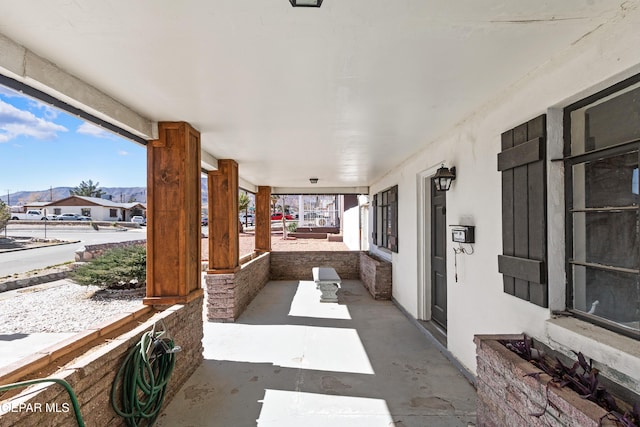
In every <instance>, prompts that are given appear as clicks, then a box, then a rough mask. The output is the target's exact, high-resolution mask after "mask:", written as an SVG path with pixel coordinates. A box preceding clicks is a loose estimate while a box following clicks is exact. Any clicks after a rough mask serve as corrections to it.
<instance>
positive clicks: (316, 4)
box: [289, 0, 322, 7]
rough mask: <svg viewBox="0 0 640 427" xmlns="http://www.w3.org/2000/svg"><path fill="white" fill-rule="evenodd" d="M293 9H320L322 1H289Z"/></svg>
mask: <svg viewBox="0 0 640 427" xmlns="http://www.w3.org/2000/svg"><path fill="white" fill-rule="evenodd" d="M289 3H291V6H293V7H320V6H322V0H289Z"/></svg>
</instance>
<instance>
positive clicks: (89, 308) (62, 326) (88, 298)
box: [0, 280, 142, 334]
mask: <svg viewBox="0 0 640 427" xmlns="http://www.w3.org/2000/svg"><path fill="white" fill-rule="evenodd" d="M99 289H100V288H99V287H98V286H83V285H78V284H75V283H72V282H70V281H67V280H60V281H56V282H52V283H50V284H48V285H46V286H45V285H41V286H33V287H29V288H24V289H20V290H18V291H15V292H16V295H15V296H8V295H4V296H2V299H1V300H0V306H1V307H2V310H1V311H0V333H2V334H15V333H27V334H28V333H37V332H81V331H83V330H85V329H87V328H89V327H91V326H92V325H95V324H97V323H100V322H103V321H105V320H107V319H109V318H111V317H113V316H115V315H117V314H120V313H125V312H129V311H132V310H135V309H137V308H140V307H141V306H142V298H141V297H139V296H136V297H130V298H97V297H94V293H95V292H96V291H98V290H99Z"/></svg>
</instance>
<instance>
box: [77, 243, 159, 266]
mask: <svg viewBox="0 0 640 427" xmlns="http://www.w3.org/2000/svg"><path fill="white" fill-rule="evenodd" d="M146 244H147V240H146V239H143V240H130V241H127V242H113V243H100V244H98V245H85V246H83V247H81V248H80V249H78V250H77V251H76V262H87V261H89V260H91V259H93V258H96V257H99V256H100V255H102V254H103V253H105V252H106V251H108V250H109V249H113V248H124V247H127V246H134V245H141V246H144V245H146Z"/></svg>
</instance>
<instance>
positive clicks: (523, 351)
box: [501, 335, 640, 427]
mask: <svg viewBox="0 0 640 427" xmlns="http://www.w3.org/2000/svg"><path fill="white" fill-rule="evenodd" d="M501 343H502V344H503V345H504V346H505V347H507V348H508V349H509V350H511V351H513V352H514V353H516V354H518V355H519V356H520V357H522V358H523V359H525V360H527V361H529V362H531V363H532V364H533V365H534V366H536V367H538V368H539V369H541V372H532V373H529V374H526V376H530V377H534V378H536V379H538V380H539V379H540V375H541V374H542V373H543V372H544V373H546V374H547V375H549V376H550V377H551V382H549V385H552V386H554V387H560V388H561V387H567V386H568V387H569V388H571V389H572V390H574V391H575V392H576V393H578V394H579V395H580V397H582V398H583V399H587V400H590V401H592V402H594V403H596V404H597V405H599V406H600V407H602V408H604V409H605V410H607V411H608V412H607V414H606V415H605V416H604V417H603V418H602V419H600V424H601V425H602V421H603V419H605V418H607V419H609V420H613V421H616V422H618V423H619V424H620V425H621V426H623V427H640V406H639V405H638V403H636V404H634V405H633V409H632V410H629V411H623V410H622V409H620V407H619V406H618V404H617V402H616V400H615V398H614V397H613V396H612V395H611V394H610V393H609V392H608V391H607V390H606V389H605V388H604V387H603V386H602V385H600V384H599V381H598V373H599V372H598V370H597V369H596V368H594V367H593V363H592V360H589V362H588V363H587V360H586V358H585V357H584V355H583V354H582V353H581V352H578V353H576V352H573V353H574V354H575V355H576V357H577V360H576V361H575V362H574V363H573V365H571V366H567V365H565V364H564V363H563V362H562V361H561V360H560V359H559V358H558V357H556V358H555V361H554V362H550V361H549V360H548V359H547V358H545V357H544V354H543V353H542V352H541V351H539V350H537V349H535V348H533V346H532V340H531V338H530V337H528V336H526V335H524V336H523V338H522V339H521V340H501ZM547 390H548V389H547ZM547 392H548V391H547ZM550 403H551V402H549V399H548V398H547V405H546V406H545V407H544V408H543V409H542V411H541V412H539V413H533V414H530V415H532V416H535V417H541V416H542V415H544V413H545V412H546V409H547V406H548V405H549V404H550Z"/></svg>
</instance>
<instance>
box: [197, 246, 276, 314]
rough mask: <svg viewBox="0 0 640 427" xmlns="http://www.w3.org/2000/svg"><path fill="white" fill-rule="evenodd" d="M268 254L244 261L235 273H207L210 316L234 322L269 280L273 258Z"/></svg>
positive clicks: (208, 310)
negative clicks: (270, 260)
mask: <svg viewBox="0 0 640 427" xmlns="http://www.w3.org/2000/svg"><path fill="white" fill-rule="evenodd" d="M270 256H272V253H265V254H262V255H260V256H258V257H257V258H254V259H252V260H251V261H249V262H247V263H246V264H243V265H242V266H241V268H240V270H239V271H238V272H236V273H233V274H207V275H206V276H205V282H206V285H207V289H206V292H207V300H208V301H207V318H208V319H209V320H211V321H218V322H233V321H235V320H236V319H237V318H238V317H239V316H240V314H242V312H243V311H244V309H245V308H247V306H248V305H249V303H250V302H251V301H252V300H253V298H255V296H256V295H257V294H258V292H260V290H261V289H262V288H263V287H264V285H265V284H266V283H267V282H268V281H269V259H270Z"/></svg>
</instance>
